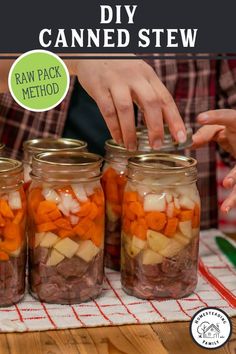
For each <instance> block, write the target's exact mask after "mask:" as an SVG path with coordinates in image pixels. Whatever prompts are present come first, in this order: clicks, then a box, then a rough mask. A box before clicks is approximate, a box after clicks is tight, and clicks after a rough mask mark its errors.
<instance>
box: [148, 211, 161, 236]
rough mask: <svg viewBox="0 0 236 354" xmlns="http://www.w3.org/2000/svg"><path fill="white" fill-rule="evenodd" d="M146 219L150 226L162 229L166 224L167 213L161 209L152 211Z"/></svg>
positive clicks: (154, 228) (155, 229)
mask: <svg viewBox="0 0 236 354" xmlns="http://www.w3.org/2000/svg"><path fill="white" fill-rule="evenodd" d="M145 219H146V223H147V226H148V228H150V229H152V230H154V231H161V230H162V229H163V228H164V226H165V224H166V215H165V214H164V213H161V212H159V211H151V212H149V213H147V214H146V217H145Z"/></svg>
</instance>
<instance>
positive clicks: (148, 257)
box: [142, 249, 163, 265]
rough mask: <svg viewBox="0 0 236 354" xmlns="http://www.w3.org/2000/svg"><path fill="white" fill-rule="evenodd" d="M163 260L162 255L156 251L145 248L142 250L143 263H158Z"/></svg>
mask: <svg viewBox="0 0 236 354" xmlns="http://www.w3.org/2000/svg"><path fill="white" fill-rule="evenodd" d="M162 260H163V257H162V256H161V255H160V254H159V253H157V252H154V251H152V250H150V249H146V250H144V251H143V259H142V262H143V264H144V265H147V264H159V263H161V262H162Z"/></svg>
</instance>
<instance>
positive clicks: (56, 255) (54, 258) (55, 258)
mask: <svg viewBox="0 0 236 354" xmlns="http://www.w3.org/2000/svg"><path fill="white" fill-rule="evenodd" d="M64 258H65V256H63V254H61V253H60V252H58V251H57V250H55V249H54V248H53V249H52V252H51V254H50V256H49V257H48V260H47V263H46V265H47V266H48V267H52V266H56V265H57V264H58V263H60V262H61V261H63V259H64Z"/></svg>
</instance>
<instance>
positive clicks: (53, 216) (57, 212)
mask: <svg viewBox="0 0 236 354" xmlns="http://www.w3.org/2000/svg"><path fill="white" fill-rule="evenodd" d="M61 216H62V214H61V212H60V210H59V209H58V208H56V209H55V210H53V211H51V212H50V213H48V217H49V219H50V220H52V221H54V220H57V219H59V218H61Z"/></svg>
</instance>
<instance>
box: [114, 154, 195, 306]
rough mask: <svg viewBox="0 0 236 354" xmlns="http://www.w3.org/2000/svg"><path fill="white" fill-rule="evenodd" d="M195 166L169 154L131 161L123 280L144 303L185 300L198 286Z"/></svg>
mask: <svg viewBox="0 0 236 354" xmlns="http://www.w3.org/2000/svg"><path fill="white" fill-rule="evenodd" d="M196 165H197V162H196V160H194V159H193V158H188V157H184V156H180V155H170V154H161V153H160V154H148V155H139V156H136V157H132V158H130V159H129V162H128V182H127V184H126V188H125V192H124V198H123V217H122V247H121V248H122V255H121V282H122V287H123V289H124V291H125V292H126V293H128V294H130V295H133V296H136V297H139V298H142V299H158V298H174V299H177V298H181V297H184V296H187V295H189V294H191V293H192V292H193V291H194V289H195V287H196V284H197V266H198V243H199V228H200V197H199V193H198V189H197V186H196V181H197V169H196Z"/></svg>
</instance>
